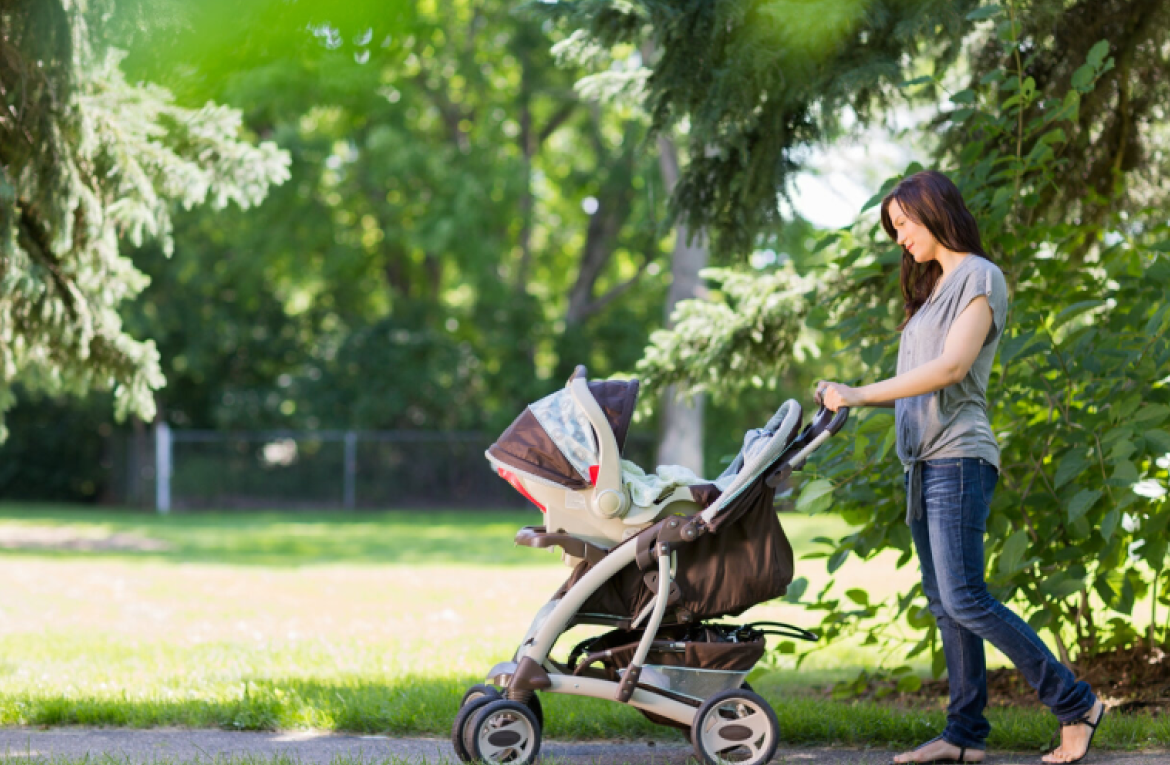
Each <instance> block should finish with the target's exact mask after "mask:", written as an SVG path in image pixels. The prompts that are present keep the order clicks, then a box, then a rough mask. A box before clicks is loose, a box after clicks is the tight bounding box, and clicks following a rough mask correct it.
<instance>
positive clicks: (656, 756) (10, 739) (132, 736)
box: [0, 728, 1170, 765]
mask: <svg viewBox="0 0 1170 765" xmlns="http://www.w3.org/2000/svg"><path fill="white" fill-rule="evenodd" d="M893 753H894V750H888V749H869V750H856V749H842V748H833V749H830V748H824V747H809V748H791V747H789V748H782V749H781V750H780V751H779V752H777V755H776V760H775V761H776V762H779V763H792V764H793V765H797V764H799V765H885V764H886V763H889V762H890V759H891V756H892V755H893ZM541 754H542V755H543V757H544V758H545V759H546V760H547V759H551V760H555V761H556V762H558V763H574V764H576V763H580V764H581V765H586V764H588V765H625V764H626V763H630V764H631V765H643V764H644V765H684V763H686V762H687V761H688V759H691V758H692V757H693V754H694V751H693V750H692V749H691V747H689V746H687V745H686V744H684V743H683V742H681V741H678V742H670V743H668V744H652V743H649V742H646V741H641V742H625V743H613V742H560V741H546V742H544V745H543V746H542V747H541ZM85 757H88V758H90V759H91V760H94V759H96V760H97V761H99V762H101V761H103V760H107V759H112V760H114V761H117V762H119V763H126V764H127V765H134V764H136V763H153V762H177V761H182V762H195V761H201V762H208V761H210V760H226V759H230V758H238V759H242V760H247V761H249V763H251V765H256V763H257V761H258V760H263V759H272V758H274V757H280V758H282V759H285V760H291V761H294V762H300V763H306V765H308V764H310V763H313V764H316V763H320V764H321V765H344V761H345V760H352V761H353V762H354V763H361V764H362V765H372V763H377V762H382V761H385V760H392V761H394V763H395V765H405V763H412V764H413V763H419V764H420V765H421V764H423V763H428V764H429V763H453V762H455V761H456V760H455V754H454V752H453V750H452V749H451V745H450V744H449V743H448V742H447V741H445V740H441V739H424V738H402V739H392V738H388V737H386V736H356V735H338V734H333V733H307V732H301V731H292V732H286V733H251V732H248V733H237V732H231V731H220V730H188V729H152V730H132V729H125V728H51V729H48V730H40V729H33V728H0V760H2V761H6V762H28V761H30V760H56V759H62V758H67V759H70V760H81V759H82V758H85ZM984 762H987V763H994V764H995V765H1038V763H1039V762H1040V756H1039V755H1038V754H1035V753H1024V754H1020V753H1014V754H1013V753H1000V752H996V753H993V754H992V755H991V756H989V757H988V758H987V759H986V760H984ZM1084 762H1085V765H1170V752H1132V753H1131V752H1117V753H1115V752H1105V751H1102V750H1097V749H1095V750H1094V751H1093V753H1092V754H1090V755H1089V756H1088V757H1087V758H1085V760H1084Z"/></svg>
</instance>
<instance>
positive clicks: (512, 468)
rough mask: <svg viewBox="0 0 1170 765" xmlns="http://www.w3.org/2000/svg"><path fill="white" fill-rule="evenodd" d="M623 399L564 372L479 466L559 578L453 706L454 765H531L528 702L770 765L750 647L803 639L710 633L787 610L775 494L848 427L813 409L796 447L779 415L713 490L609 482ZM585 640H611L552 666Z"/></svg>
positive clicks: (702, 751)
mask: <svg viewBox="0 0 1170 765" xmlns="http://www.w3.org/2000/svg"><path fill="white" fill-rule="evenodd" d="M637 395H638V381H637V380H624V381H622V380H616V381H615V380H609V381H594V382H590V381H588V380H587V379H586V370H585V367H583V366H578V367H577V369H576V371H575V372H574V373H573V375H572V377H570V378H569V381H568V383H567V384H566V387H565V389H564V390H561V391H558V392H556V393H553V394H552V395H550V396H547V397H545V398H544V399H541V400H540V401H539V402H537V403H535V404H531V405H530V406H529V407H528V408H527V409H526V410H525V412H524V413H523V414H521V415H520V417H518V418H517V419H516V420H515V422H513V423H512V425H511V426H510V427H509V428H508V429H507V430H506V431H505V432H504V433H503V435H501V436H500V438H499V439H498V440H497V441H496V443H494V444H492V446H491V447H490V448H489V449H488V451H487V458H488V460H489V461H490V462H491V464H492V466H493V467H495V468H496V471H497V473H499V475H500V476H501V477H503V478H504V479H505V480H507V481H508V482H509V483H511V484H512V486H513V487H514V488H515V489H516V490H517V491H519V492H520V493H521V494H523V495H524V496H525V497H527V498H528V499H529V500H530V501H532V502H533V503H534V504H536V505H537V507H539V508H540V509H541V511H542V512H544V514H545V525H543V526H528V527H525V528H522V529H520V531H519V532H517V534H516V543H517V544H520V545H525V546H528V547H535V548H550V547H559V548H560V549H561V551H562V557H563V559H564V561H565V563H567V564H568V565H570V566H572V568H573V571H572V574H571V575H570V576H569V579H568V580H567V581H566V582H565V583H564V584H563V585H562V586H561V587H560V588H559V589H558V590H557V592H556V593H555V594H554V595H553V597H552V598H551V599H550V600H549V602H548V603H546V604H545V605H544V606H543V607H542V608H541V609H540V610H539V611H538V612H537V613H536V616H535V617H534V618H533V620H532V624H531V626H530V627H529V628H528V632H527V634H525V636H524V638H523V640H522V641H521V643H520V646H519V648H517V650H516V653H515V655H514V656H513V658H512V660H511V661H505V662H501V663H499V664H497V665H496V666H494V667H492V669H491V671H489V672H488V675H487V683H485V684H479V685H475V686H472V688H470V689H469V690H468V691H467V692H466V693H465V694H464V696H463V699H462V702H461V704H460V709H459V712H458V714H457V715H456V717H455V721H454V725H453V727H452V733H451V739H452V744H453V745H454V748H455V752H456V754H457V755H458V757H459V758H460V759H461V760H463V761H464V762H480V761H482V762H488V763H493V764H501V765H502V764H504V763H507V765H531V763H532V762H534V761H535V759H536V757H537V755H538V753H539V751H540V740H541V730H542V727H543V724H544V718H543V711H542V708H541V704H540V698H539V696H538V695H537V692H541V693H562V694H566V695H571V696H592V697H594V698H609V699H613V700H615V701H617V702H618V703H622V704H629V705H630V706H632V707H634V708H635V709H638V710H639V711H640V712H642V713H643V714H644V715H645V716H646V717H648V718H649V719H651V720H653V721H654V722H656V723H660V724H663V725H669V726H673V727H676V728H679V729H681V730H683V731H684V732H686V733H688V735H689V738H690V740H691V743H692V744H693V745H694V747H695V752H696V754H697V755H698V757H699V759H700V761H702V762H705V763H708V764H709V765H723V764H724V763H739V764H740V765H763V764H764V763H766V762H768V761H769V760H771V758H772V756H773V755H774V754H775V751H776V747H777V745H778V743H779V737H780V729H779V723H778V722H777V720H776V714H775V712H773V711H772V708H771V706H769V704H768V702H767V701H765V700H764V699H763V698H762V697H761V696H759V695H757V694H756V693H754V692H753V691H752V690H751V688H750V687H749V686H748V685H747V683H746V682H744V679H745V677H746V676H747V674H748V672H749V671H750V670H751V669H752V667H753V666H754V665H755V664H756V662H758V661H759V660H760V658H761V657H762V656H763V654H764V651H765V636H767V635H783V636H787V637H795V638H799V639H804V640H816V639H817V636H816V635H813V634H812V633H810V632H807V631H806V630H803V629H800V628H799V627H795V626H792V625H788V624H781V623H778V622H756V623H753V624H746V625H732V624H723V623H718V622H713V621H710V620H714V619H718V618H720V617H724V616H736V615H738V614H740V613H742V612H743V611H745V610H747V609H748V608H749V607H751V606H753V605H756V604H757V603H762V602H764V601H767V600H771V599H773V598H776V597H779V596H781V595H783V594H784V593H785V592H786V590H787V587H788V585H789V584H790V583H791V581H792V577H793V563H792V548H791V546H790V545H789V543H788V539H787V537H786V536H785V535H784V530H783V529H782V528H781V526H780V522H779V519H778V518H777V515H776V512H775V509H774V507H773V502H774V498H775V493H776V487H777V486H778V485H779V484H780V483H781V482H782V481H783V480H784V479H786V478H787V477H788V476H789V475H791V473H792V471H793V470H796V469H799V468H800V467H801V466H802V465H803V464H804V461H805V459H806V458H807V457H808V455H809V454H811V453H812V452H813V451H814V450H816V449H817V448H818V447H819V446H820V445H821V444H822V443H824V441H825V440H826V439H828V438H829V437H830V436H831V435H833V434H835V433H837V432H838V431H839V430H840V429H841V427H842V426H843V425H844V424H845V420H846V419H847V418H848V416H849V412H848V409H845V408H842V409H840V410H838V412H837V413H836V414H835V415H834V413H832V412H830V411H828V410H827V409H824V408H822V409H821V410H820V411H818V412H817V414H816V416H815V418H814V419H813V421H812V423H810V424H809V425H808V426H807V427H805V428H804V429H803V430H801V409H800V405H799V404H797V403H796V402H795V401H791V400H790V401H787V402H785V403H784V404H783V405H782V406H781V407H780V409H779V410H777V412H776V414H775V415H774V416H773V417H772V418H771V419H770V420H769V421H768V424H767V425H766V426H765V427H764V428H763V429H760V430H755V431H750V432H749V433H748V434H747V435H746V436H745V440H744V448H743V450H741V452H740V453H739V455H738V456H737V457H736V458H735V460H734V461H733V462H732V463H731V465H730V466H729V468H728V470H727V471H725V473H724V474H723V475H722V476H720V478H718V479H716V480H715V481H710V482H708V481H703V480H702V479H698V478H697V477H694V476H693V474H692V475H690V476H686V475H684V476H682V477H681V478H679V477H678V476H675V478H674V480H666V481H663V480H659V479H658V477H655V478H654V479H651V478H649V477H647V476H645V474H643V473H641V471H640V470H639V469H637V467H636V466H634V465H632V463H626V464H625V465H624V466H623V464H622V460H621V451H622V448H623V446H624V443H625V439H626V435H627V433H628V430H629V424H630V419H631V418H632V416H633V412H634V404H635V402H636V400H637ZM663 472H666V473H667V474H669V473H670V471H669V470H666V471H664V469H663V468H659V473H663ZM684 472H685V471H684ZM648 481H649V484H650V485H649V493H648V492H647V491H646V489H647V488H648V487H647V482H648ZM655 493H656V494H655ZM652 495H653V496H652ZM582 624H588V625H601V626H607V627H611V628H612V630H611V631H610V632H607V633H605V634H602V635H600V636H598V637H593V638H590V639H588V640H585V641H583V642H582V643H581V644H579V645H577V646H576V647H575V648H573V650H572V651H571V653H570V654H569V658H568V661H567V663H561V662H558V661H554V660H553V659H552V658H551V657H550V656H549V654H550V652H551V650H552V648H553V645H554V644H555V643H556V641H557V639H558V638H559V637H560V636H561V635H562V634H563V633H564V632H565V631H567V630H568V629H570V628H571V627H573V626H576V625H582Z"/></svg>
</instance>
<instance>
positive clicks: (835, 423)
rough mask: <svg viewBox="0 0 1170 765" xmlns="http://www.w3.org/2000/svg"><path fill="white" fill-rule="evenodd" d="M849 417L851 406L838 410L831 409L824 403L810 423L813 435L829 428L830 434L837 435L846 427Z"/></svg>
mask: <svg viewBox="0 0 1170 765" xmlns="http://www.w3.org/2000/svg"><path fill="white" fill-rule="evenodd" d="M848 419H849V407H847V406H843V407H841V408H840V409H838V410H837V411H836V412H833V411H830V410H829V409H828V408H827V407H825V405H824V404H822V405H821V408H820V409H818V410H817V413H816V414H815V415H814V416H813V421H812V423H810V427H811V428H812V431H813V435H816V434H818V433H820V432H821V431H822V430H826V429H827V430H828V431H829V435H831V436H835V435H837V433H838V432H839V431H840V430H841V428H843V427H845V421H846V420H848Z"/></svg>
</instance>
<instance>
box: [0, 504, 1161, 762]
mask: <svg viewBox="0 0 1170 765" xmlns="http://www.w3.org/2000/svg"><path fill="white" fill-rule="evenodd" d="M539 522H540V516H539V514H538V513H536V512H524V511H521V512H499V513H474V514H473V513H459V512H444V511H435V510H422V511H416V512H395V513H380V514H355V515H342V514H328V515H325V514H315V515H308V514H289V513H285V514H264V513H248V514H240V513H236V514H222V515H207V514H201V515H191V516H183V515H177V516H172V517H167V518H159V517H156V516H152V515H145V514H135V513H121V514H119V513H110V512H106V511H104V510H103V511H94V510H78V509H75V508H57V507H27V506H14V505H8V506H0V724H4V725H62V724H84V725H121V726H135V727H148V726H158V725H186V726H211V727H226V728H241V729H273V728H311V729H335V730H346V731H358V732H368V733H388V734H404V735H406V734H409V735H438V736H445V735H447V733H448V732H449V729H450V723H451V719H452V717H453V715H454V712H455V707H456V705H457V703H458V698H459V696H460V694H461V693H462V690H463V689H464V688H465V687H466V686H468V685H470V684H471V683H474V682H478V681H480V680H481V679H482V677H483V674H484V673H485V672H486V670H487V669H488V668H489V667H491V665H492V664H494V663H495V662H497V661H500V660H503V659H506V658H508V657H510V656H511V654H512V652H513V651H514V649H515V645H516V642H517V641H518V640H519V639H520V637H521V636H522V635H523V633H524V630H525V628H526V627H527V626H528V622H529V620H530V619H531V617H532V615H533V614H534V613H535V611H536V610H537V608H538V607H539V606H540V605H541V604H542V603H543V602H545V600H546V599H547V598H548V596H549V595H550V594H551V593H552V592H553V591H554V590H555V589H556V587H557V586H558V585H559V584H560V583H561V582H562V581H563V579H564V578H565V576H566V575H567V573H568V569H566V568H565V567H564V566H563V565H561V564H560V562H559V560H558V558H557V557H556V556H555V555H552V554H550V553H547V552H543V551H536V550H531V549H528V548H517V547H514V546H513V544H512V536H513V534H514V533H515V531H516V529H517V528H518V527H520V526H522V525H525V524H533V523H539ZM784 525H785V529H786V530H787V531H788V534H789V536H790V538H791V540H792V544H793V548H794V549H795V550H796V551H797V555H798V557H799V555H800V554H801V553H802V552H808V551H811V550H812V549H813V545H812V544H811V542H810V540H811V539H812V538H813V537H816V536H821V535H825V536H833V535H835V534H839V533H841V532H842V531H843V530H845V526H844V525H843V524H842V522H841V521H840V520H839V519H836V518H831V517H813V518H808V517H788V516H786V517H785V519H784ZM13 546H17V547H19V548H20V549H3V548H5V547H13ZM798 574H801V575H804V576H807V577H809V579H810V580H812V581H811V586H810V589H809V592H810V593H811V592H816V591H818V589H819V587H820V585H821V584H822V583H823V582H824V581H825V579H826V575H825V573H824V563H823V561H820V560H816V561H807V562H805V563H804V564H800V563H799V562H798ZM915 576H916V571H915V569H914V567H913V566H907V567H906V568H904V569H902V570H895V569H894V567H893V559H892V558H881V559H879V560H877V561H870V562H867V563H861V562H859V561H856V560H851V561H849V562H848V563H847V564H846V566H845V568H844V569H843V570H842V571H840V572H838V576H837V582H838V587H839V588H840V589H842V590H844V589H847V588H849V587H853V586H861V587H865V588H866V589H867V590H868V591H869V592H870V596H871V598H885V597H889V596H891V595H892V594H894V593H895V592H898V591H900V590H901V589H903V588H904V587H905V586H907V585H908V584H909V583H910V582H912V581H913V580H914V577H915ZM742 618H743V619H744V620H752V619H778V620H781V621H788V622H792V623H796V624H801V625H805V626H811V625H812V624H814V623H815V622H816V621H817V619H818V617H817V615H815V614H812V613H806V612H805V611H804V610H803V609H802V608H800V607H798V606H792V605H787V604H773V605H768V606H763V607H757V608H755V609H752V610H751V611H749V612H748V613H747V614H745V615H744V616H743V617H742ZM585 629H586V628H578V630H574V632H573V633H571V634H570V635H568V636H566V637H565V638H564V639H563V640H562V642H561V644H559V645H558V648H557V653H559V654H562V655H563V654H564V653H567V651H568V649H569V648H570V647H571V645H572V644H573V642H574V641H573V640H572V638H573V637H575V636H577V635H578V633H579V636H581V637H583V636H585V635H587V634H590V633H589V632H587V631H585ZM886 658H888V659H889V658H892V660H894V663H895V664H897V663H901V662H900V660H897V657H886ZM882 659H883V657H882V656H879V655H877V654H876V653H875V652H874V651H873V649H867V648H864V647H861V646H856V645H835V646H830V647H829V648H828V649H827V650H825V651H823V652H819V653H817V654H815V655H814V656H813V657H811V658H810V662H809V663H808V664H807V665H806V668H805V669H802V670H801V671H800V672H796V671H793V670H791V669H784V668H783V666H782V665H781V668H779V669H778V670H777V671H775V672H773V673H771V674H769V675H766V676H764V677H763V678H761V679H760V680H759V681H758V682H755V683H754V684H755V685H756V686H757V689H758V690H760V691H761V692H762V693H763V694H764V695H765V696H767V697H768V698H769V699H770V700H771V701H772V703H773V704H774V706H775V707H776V711H777V714H778V716H779V718H780V722H781V726H782V729H783V730H784V731H785V734H784V735H785V740H786V741H788V742H789V743H832V742H841V743H851V744H866V743H868V744H882V743H897V744H909V743H913V742H915V741H918V740H921V739H924V738H929V737H931V736H932V735H934V734H935V733H936V732H937V731H938V730H939V729H941V727H942V723H943V713H942V712H941V710H930V711H926V712H922V711H918V712H905V711H899V710H897V709H892V708H890V707H888V706H885V705H880V704H872V703H857V704H844V703H840V702H832V701H827V700H824V699H822V698H819V697H817V696H814V695H811V694H810V693H809V692H808V688H809V685H810V684H812V683H818V682H819V683H823V682H828V681H831V680H833V679H839V678H844V677H849V676H852V675H853V674H855V673H856V671H857V670H858V669H859V668H861V667H874V666H877V665H878V664H879V662H881V660H882ZM543 700H544V702H545V711H546V717H547V721H548V722H547V730H546V732H547V735H548V736H550V737H553V738H559V739H582V738H607V739H613V738H631V737H654V738H661V739H671V738H674V737H677V736H679V735H680V734H677V733H675V732H673V731H671V730H669V729H665V728H660V727H657V726H654V725H652V724H650V723H649V722H648V721H646V720H645V719H644V718H643V717H642V716H641V715H640V714H638V713H637V712H636V711H635V710H632V709H629V708H626V707H623V706H620V705H618V704H614V703H609V702H602V701H595V700H587V699H571V698H566V697H559V696H547V695H546V696H545V697H544V699H543ZM991 717H992V722H993V725H994V732H993V738H992V740H991V742H990V744H991V745H992V746H994V747H997V748H1005V749H1028V748H1033V747H1039V746H1041V745H1042V744H1043V743H1044V742H1046V741H1047V738H1048V735H1049V733H1050V732H1051V729H1052V723H1051V721H1050V718H1049V717H1048V716H1047V715H1044V714H1041V713H1039V712H1033V711H1019V710H1008V711H1005V710H996V711H994V712H993V714H992V715H991ZM1168 742H1170V724H1168V723H1167V722H1166V720H1165V719H1164V718H1162V719H1159V718H1149V717H1144V716H1128V717H1122V716H1116V717H1114V718H1112V719H1111V720H1110V724H1109V725H1108V727H1107V728H1104V729H1103V730H1102V736H1100V737H1098V739H1097V743H1098V744H1100V745H1103V746H1106V747H1133V746H1154V745H1159V746H1165V745H1166V744H1167V743H1168Z"/></svg>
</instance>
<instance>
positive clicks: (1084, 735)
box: [1043, 699, 1105, 762]
mask: <svg viewBox="0 0 1170 765" xmlns="http://www.w3.org/2000/svg"><path fill="white" fill-rule="evenodd" d="M1104 714H1105V705H1104V704H1102V703H1101V699H1097V703H1096V704H1094V705H1093V708H1092V710H1090V711H1089V714H1088V718H1089V719H1090V720H1092V721H1093V722H1094V723H1100V722H1101V716H1102V715H1104ZM1092 737H1093V728H1092V727H1091V726H1088V725H1065V726H1062V727H1061V729H1060V746H1058V747H1056V748H1055V749H1053V750H1052V751H1051V752H1049V753H1048V754H1046V755H1044V758H1043V761H1044V762H1075V761H1076V760H1079V759H1081V758H1082V757H1084V756H1085V754H1087V753H1088V749H1089V740H1090V739H1091V738H1092Z"/></svg>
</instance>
